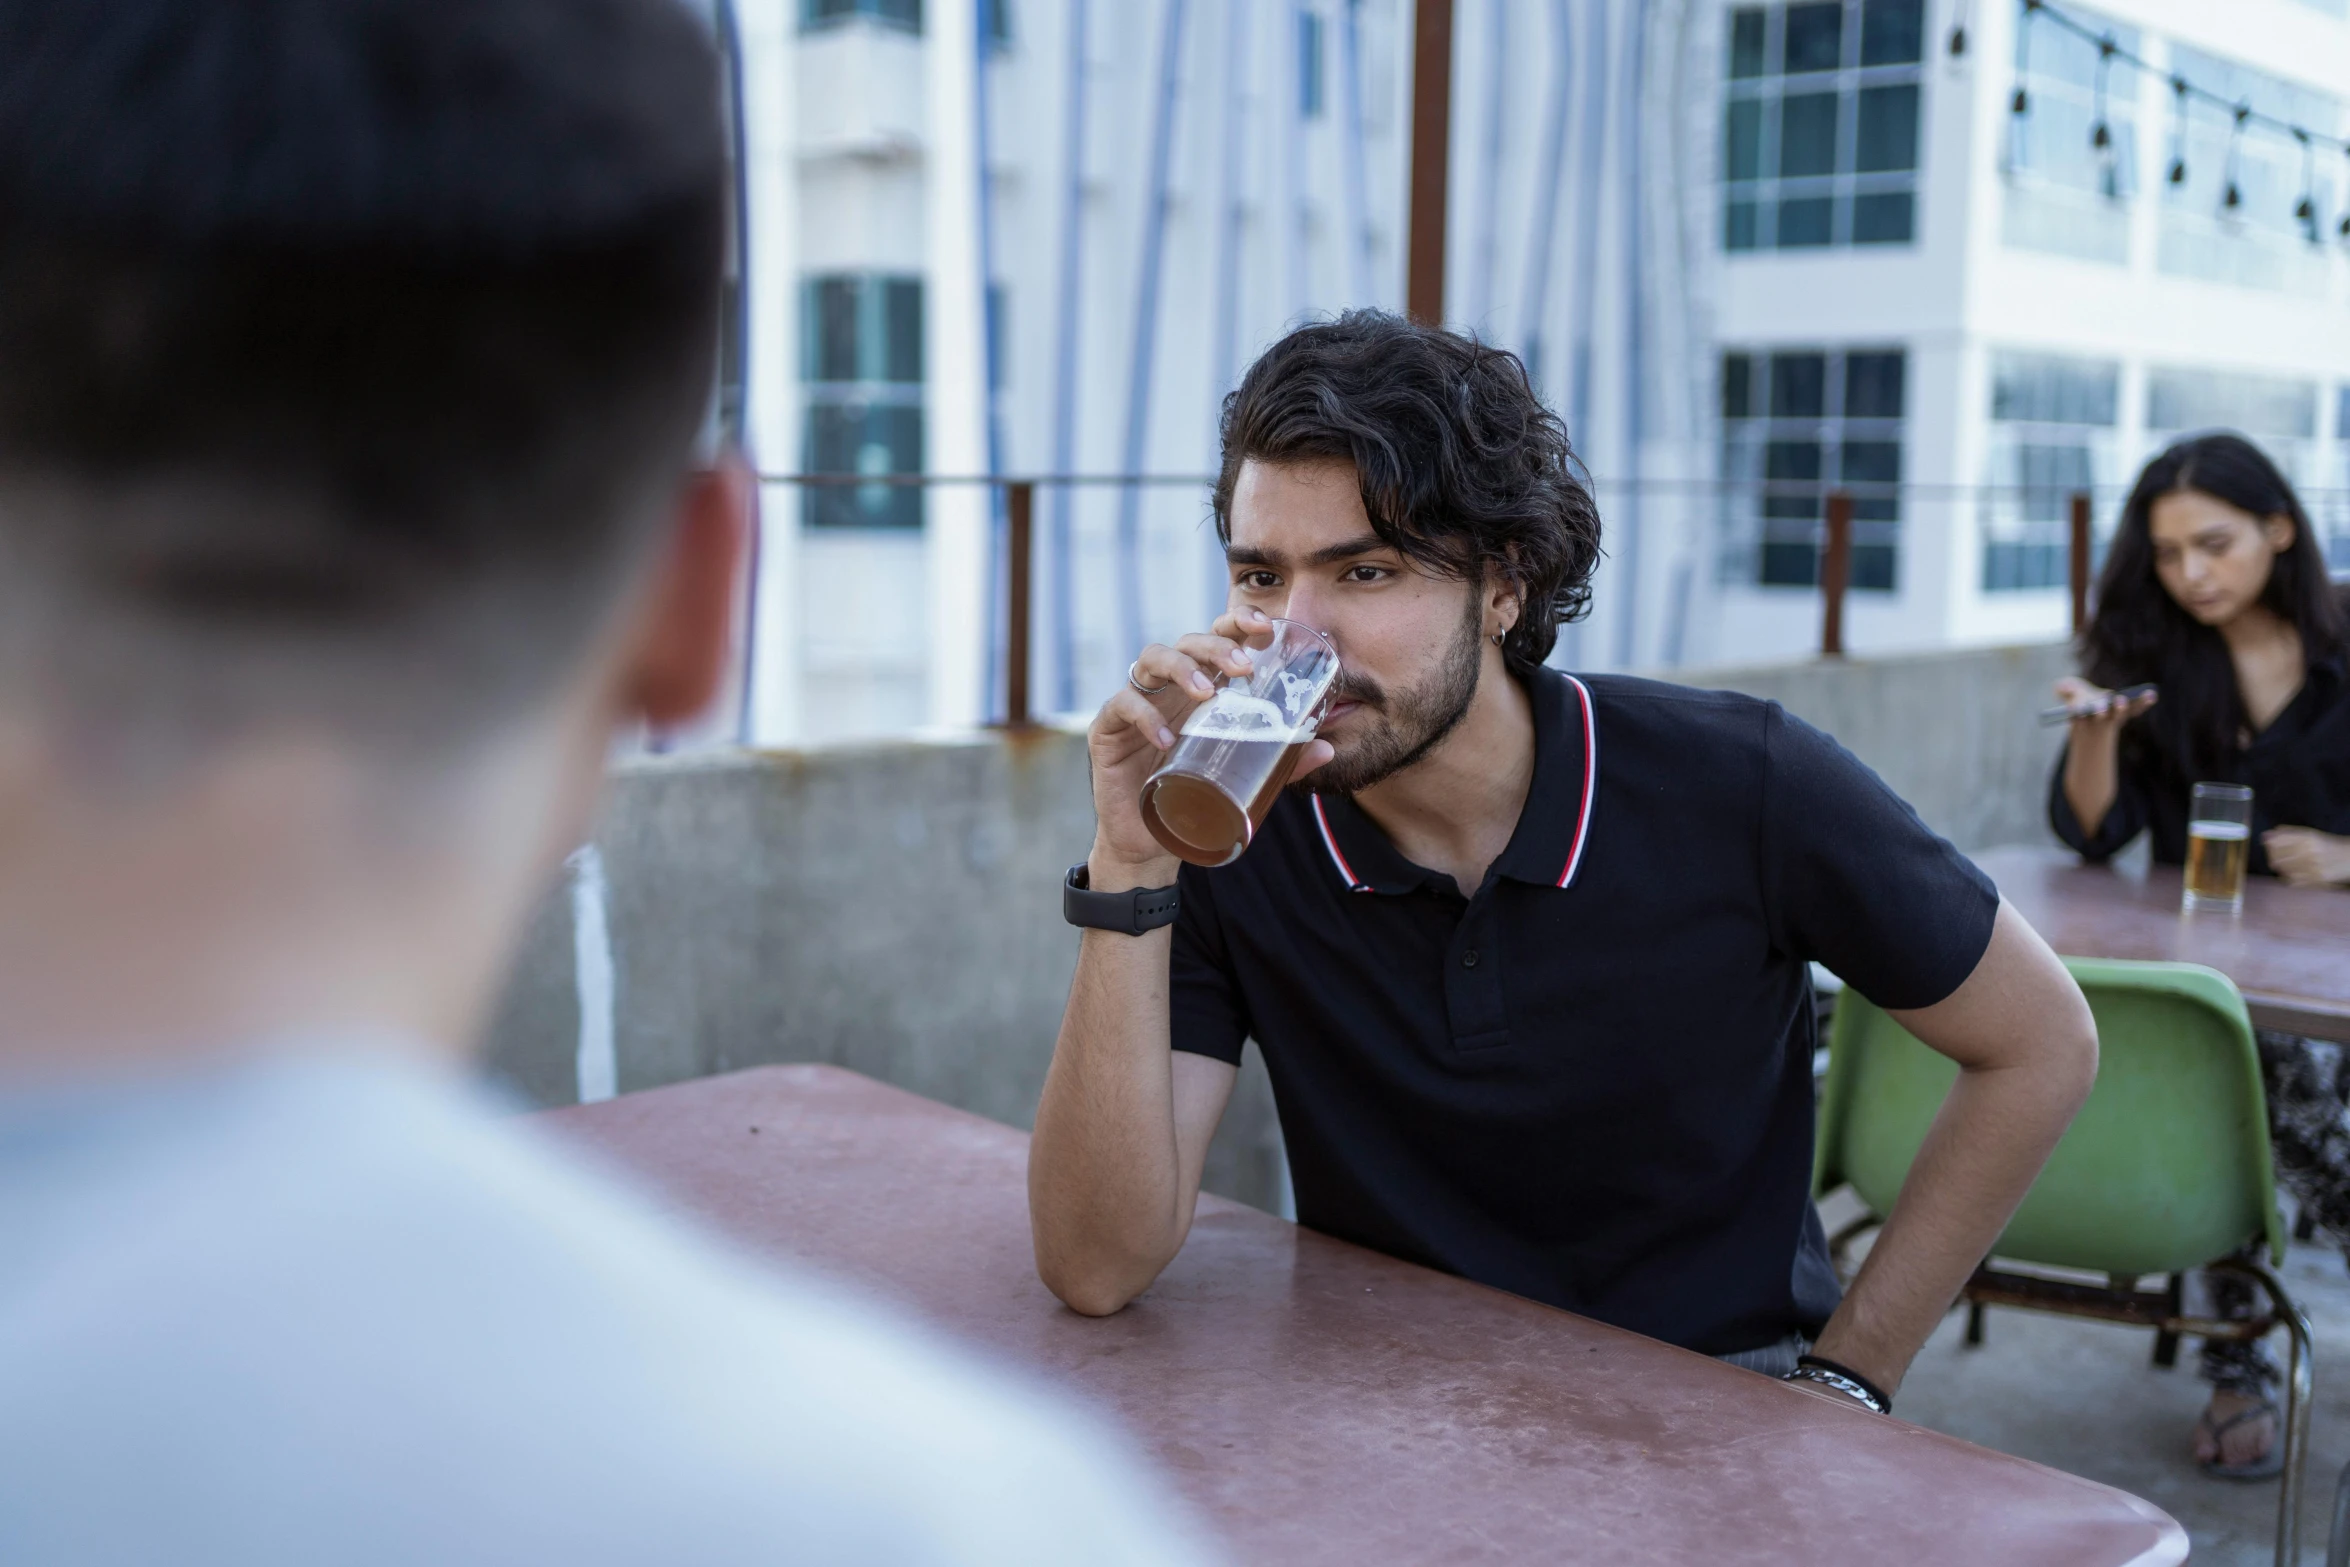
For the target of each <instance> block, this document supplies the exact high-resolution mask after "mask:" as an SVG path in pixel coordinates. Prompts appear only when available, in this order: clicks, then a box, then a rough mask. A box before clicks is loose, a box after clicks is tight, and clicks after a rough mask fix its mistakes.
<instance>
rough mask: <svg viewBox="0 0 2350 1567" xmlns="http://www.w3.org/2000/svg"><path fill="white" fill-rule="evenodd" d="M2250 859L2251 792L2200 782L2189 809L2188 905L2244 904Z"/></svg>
mask: <svg viewBox="0 0 2350 1567" xmlns="http://www.w3.org/2000/svg"><path fill="white" fill-rule="evenodd" d="M2251 858H2252V791H2251V790H2250V789H2247V788H2245V787H2244V786H2243V785H2242V784H2225V783H2199V784H2197V785H2196V786H2195V801H2194V806H2193V808H2192V809H2191V810H2189V811H2188V812H2187V877H2186V890H2185V891H2184V892H2183V893H2182V894H2181V895H2180V906H2181V907H2182V908H2186V909H2225V910H2227V911H2228V912H2229V913H2230V914H2233V913H2236V912H2237V911H2238V910H2240V909H2242V908H2243V907H2244V870H2245V867H2246V865H2247V864H2248V863H2249V862H2250V860H2251Z"/></svg>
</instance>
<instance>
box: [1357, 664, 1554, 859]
mask: <svg viewBox="0 0 2350 1567" xmlns="http://www.w3.org/2000/svg"><path fill="white" fill-rule="evenodd" d="M1525 687H1526V698H1527V701H1528V702H1529V703H1530V704H1531V705H1532V707H1533V710H1534V783H1533V787H1531V788H1530V789H1528V790H1527V791H1526V804H1525V808H1524V809H1523V810H1521V811H1520V812H1519V813H1518V826H1517V831H1515V832H1514V833H1512V834H1511V835H1510V841H1509V847H1507V848H1505V849H1504V850H1502V852H1501V858H1500V859H1499V860H1497V861H1495V862H1494V869H1495V871H1497V872H1498V873H1499V874H1501V875H1503V876H1507V877H1508V878H1510V879H1511V880H1512V881H1520V882H1525V883H1527V884H1528V885H1530V886H1536V887H1560V888H1564V887H1571V886H1573V885H1574V882H1575V874H1576V872H1577V871H1579V870H1581V869H1582V865H1583V855H1584V852H1585V850H1586V849H1587V848H1588V846H1589V844H1590V838H1591V807H1592V800H1593V798H1594V797H1595V796H1596V795H1597V794H1598V793H1599V725H1598V721H1597V717H1596V715H1595V714H1594V712H1593V710H1592V702H1591V689H1590V687H1588V686H1586V685H1584V684H1583V682H1582V681H1580V680H1578V679H1576V678H1575V677H1574V676H1573V675H1569V674H1565V673H1562V672H1561V671H1558V670H1555V669H1549V668H1537V669H1535V670H1534V671H1533V672H1532V673H1531V674H1529V675H1528V676H1527V677H1526V680H1525ZM1310 803H1311V806H1312V810H1313V818H1314V826H1315V829H1316V830H1317V831H1318V832H1319V833H1320V835H1321V839H1322V848H1323V852H1324V853H1325V854H1326V855H1327V856H1328V858H1329V861H1330V865H1331V868H1332V870H1333V871H1334V872H1335V873H1336V874H1337V876H1338V878H1339V879H1340V880H1341V881H1343V882H1344V883H1345V884H1346V886H1347V888H1348V890H1349V891H1353V892H1385V893H1402V892H1411V891H1414V890H1416V889H1417V888H1420V887H1423V886H1425V885H1427V884H1428V883H1429V882H1430V881H1431V880H1433V879H1434V878H1435V875H1436V873H1435V872H1433V871H1431V870H1429V869H1427V868H1426V867H1425V866H1420V865H1415V864H1413V863H1412V862H1411V861H1410V860H1408V859H1406V858H1404V856H1403V855H1402V854H1401V853H1400V852H1398V851H1397V849H1396V847H1395V845H1394V844H1392V843H1389V842H1388V841H1387V834H1385V833H1383V832H1381V831H1380V830H1379V827H1378V824H1377V823H1375V822H1373V821H1372V820H1371V819H1370V817H1368V816H1366V815H1364V814H1363V812H1362V809H1361V808H1360V807H1359V806H1357V805H1356V804H1355V803H1354V800H1353V798H1352V797H1351V796H1348V795H1342V794H1341V795H1322V794H1317V795H1313V796H1311V797H1310ZM1462 891H1463V892H1464V893H1474V892H1475V891H1476V889H1475V888H1474V887H1469V888H1463V889H1462Z"/></svg>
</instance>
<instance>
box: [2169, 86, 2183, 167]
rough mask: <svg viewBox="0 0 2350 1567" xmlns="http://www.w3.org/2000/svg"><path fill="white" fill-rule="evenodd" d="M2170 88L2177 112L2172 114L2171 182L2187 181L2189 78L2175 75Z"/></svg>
mask: <svg viewBox="0 0 2350 1567" xmlns="http://www.w3.org/2000/svg"><path fill="white" fill-rule="evenodd" d="M2170 90H2171V97H2172V103H2173V106H2174V109H2175V112H2174V113H2173V114H2172V116H2171V160H2170V182H2171V183H2172V184H2173V185H2184V184H2186V183H2187V79H2186V78H2185V77H2184V76H2174V77H2172V78H2171V79H2170Z"/></svg>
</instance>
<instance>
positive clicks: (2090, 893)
mask: <svg viewBox="0 0 2350 1567" xmlns="http://www.w3.org/2000/svg"><path fill="white" fill-rule="evenodd" d="M1974 859H1975V863H1976V864H1977V865H1980V866H1981V867H1982V868H1983V871H1984V873H1985V874H1986V875H1988V876H1989V877H1990V878H1991V879H1992V880H1993V881H1994V882H1996V883H1998V884H1999V890H2000V892H2002V893H2003V894H2005V895H2006V897H2007V901H2008V902H2010V903H2012V904H2014V905H2015V906H2016V910H2017V912H2019V913H2021V914H2022V915H2023V916H2024V918H2026V919H2028V920H2030V921H2031V922H2032V925H2033V928H2034V929H2036V930H2038V931H2039V932H2040V934H2041V935H2043V936H2045V937H2047V938H2048V944H2049V945H2050V946H2052V947H2054V948H2055V949H2056V950H2057V951H2058V952H2061V953H2064V954H2066V955H2068V956H2071V957H2082V958H2158V959H2168V960H2172V961H2176V962H2185V963H2201V964H2204V965H2206V966H2207V967H2210V968H2215V969H2218V970H2219V971H2220V972H2221V973H2222V974H2225V975H2227V976H2228V978H2230V979H2232V980H2234V981H2235V982H2236V988H2237V989H2238V990H2241V991H2242V992H2244V1002H2245V1005H2246V1006H2248V1007H2249V1008H2250V1009H2251V1012H2252V1021H2253V1022H2255V1023H2257V1024H2259V1025H2260V1026H2261V1027H2263V1028H2279V1029H2285V1030H2288V1031H2289V1032H2292V1033H2296V1034H2307V1035H2310V1036H2311V1037H2313V1038H2317V1039H2339V1040H2343V1041H2345V1042H2350V890H2344V889H2342V888H2338V887H2288V886H2286V885H2285V884H2284V883H2283V882H2280V881H2278V880H2276V879H2275V878H2274V877H2269V876H2254V877H2251V878H2249V879H2248V881H2249V884H2248V885H2247V886H2246V887H2245V889H2244V911H2243V913H2241V914H2239V915H2233V916H2231V915H2226V914H2213V913H2211V912H2209V911H2207V910H2199V911H2197V912H2196V913H2193V914H2184V913H2181V912H2180V910H2179V870H2178V867H2177V866H2175V865H2169V866H2165V865H2155V866H2143V865H2142V866H2139V867H2136V868H2134V869H2123V868H2119V867H2116V866H2111V865H2083V864H2082V863H2081V862H2080V861H2079V860H2078V859H2076V858H2074V856H2073V855H2071V854H2070V853H2068V852H2066V851H2065V850H2063V849H2051V848H2038V847H2032V846H2023V847H2017V848H2008V849H1990V850H1986V851H1985V852H1983V853H1981V854H1978V855H1976V856H1975V857H1974Z"/></svg>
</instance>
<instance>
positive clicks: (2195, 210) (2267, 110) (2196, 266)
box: [2155, 44, 2342, 299]
mask: <svg viewBox="0 0 2350 1567" xmlns="http://www.w3.org/2000/svg"><path fill="white" fill-rule="evenodd" d="M2171 68H2172V70H2173V71H2174V72H2176V73H2177V74H2179V75H2181V76H2184V77H2186V78H2187V79H2189V80H2190V81H2192V82H2194V83H2195V85H2196V86H2198V87H2202V88H2206V89H2208V90H2209V91H2211V92H2213V93H2216V94H2217V95H2219V96H2220V97H2221V98H2224V99H2225V100H2227V102H2229V103H2233V104H2244V105H2248V106H2250V107H2251V109H2252V110H2253V111H2254V112H2255V113H2258V114H2264V115H2270V116H2273V117H2274V118H2276V119H2278V120H2282V121H2285V122H2286V123H2288V124H2293V125H2306V126H2309V127H2311V128H2313V129H2315V130H2318V131H2320V132H2322V133H2325V134H2328V135H2331V134H2334V133H2335V131H2336V129H2337V128H2338V127H2339V126H2340V124H2341V113H2342V106H2341V104H2340V103H2339V102H2338V101H2337V100H2335V99H2333V98H2329V97H2327V96H2326V95H2325V94H2323V93H2320V92H2316V91H2314V90H2312V89H2310V88H2307V87H2300V86H2296V85H2294V84H2293V83H2291V82H2285V81H2280V80H2278V79H2277V78H2276V77H2273V76H2267V75H2263V74H2262V73H2260V72H2258V71H2254V70H2249V69H2247V68H2246V67H2244V66H2241V65H2237V64H2235V63H2234V62H2232V61H2228V60H2222V59H2220V58H2218V57H2217V56H2215V55H2208V54H2204V53H2202V52H2200V51H2198V50H2194V49H2190V48H2188V47H2186V46H2185V45H2184V44H2173V45H2172V46H2171ZM2170 118H2171V119H2172V120H2173V124H2172V127H2171V129H2170V138H2171V147H2170V153H2171V157H2170V158H2169V159H2166V160H2165V166H2166V167H2168V166H2170V164H2171V163H2172V162H2174V161H2175V162H2176V163H2178V164H2180V165H2183V169H2184V176H2185V177H2184V178H2182V179H2180V180H2179V181H2177V182H2176V183H2172V182H2169V181H2165V183H2164V185H2163V200H2162V221H2161V224H2160V230H2159V240H2158V243H2157V245H2156V248H2155V265H2156V267H2157V268H2158V269H2159V270H2161V271H2164V272H2168V273H2172V274H2174V275H2176V276H2180V277H2192V278H2202V279H2204V280H2206V281H2208V282H2214V283H2234V284H2238V285H2240V286H2242V287H2245V288H2261V289H2274V290H2277V291H2280V292H2283V293H2290V294H2299V295H2302V296H2303V297H2306V298H2312V299H2316V298H2323V297H2325V295H2326V292H2327V288H2328V286H2329V283H2330V280H2331V276H2332V260H2331V257H2329V256H2328V254H2327V247H2326V246H2324V245H2323V244H2322V243H2321V241H2322V240H2323V239H2324V238H2325V237H2326V236H2328V235H2330V234H2332V233H2333V225H2334V223H2335V221H2336V220H2337V219H2338V218H2339V216H2340V211H2339V209H2338V208H2337V207H2336V206H2335V202H2334V199H2333V183H2332V181H2330V180H2324V181H2319V182H2318V183H2317V184H2316V185H2315V186H2314V188H2313V187H2312V186H2311V185H2310V184H2308V183H2306V182H2307V181H2308V180H2309V177H2310V174H2309V170H2308V169H2307V168H2306V167H2305V166H2304V163H2303V154H2302V149H2301V148H2300V147H2299V146H2298V145H2297V144H2296V143H2294V141H2293V140H2292V139H2291V138H2290V137H2287V136H2285V135H2283V134H2281V133H2278V132H2275V131H2269V130H2261V129H2247V130H2246V131H2244V132H2243V134H2241V135H2239V134H2237V131H2236V126H2235V114H2234V112H2233V111H2232V110H2230V109H2227V108H2224V107H2221V106H2219V105H2216V104H2212V103H2208V102H2205V101H2204V100H2202V99H2201V98H2190V99H2189V100H2188V101H2187V105H2186V115H2185V120H2184V128H2183V130H2182V129H2180V127H2179V124H2178V122H2177V115H2176V110H2175V108H2173V110H2172V113H2171V116H2170ZM2231 189H2232V190H2233V191H2234V192H2235V196H2236V200H2235V202H2234V204H2233V205H2231V204H2230V203H2229V201H2228V193H2229V191H2230V190H2231ZM2305 196H2306V197H2308V198H2309V202H2310V209H2309V216H2308V217H2306V218H2304V217H2302V216H2300V210H2301V203H2302V199H2303V198H2304V197H2305Z"/></svg>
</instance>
